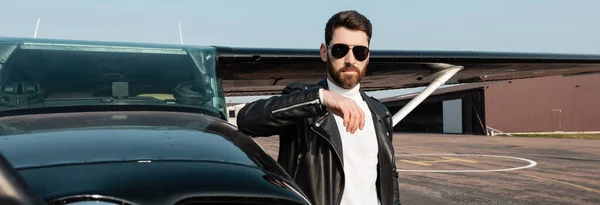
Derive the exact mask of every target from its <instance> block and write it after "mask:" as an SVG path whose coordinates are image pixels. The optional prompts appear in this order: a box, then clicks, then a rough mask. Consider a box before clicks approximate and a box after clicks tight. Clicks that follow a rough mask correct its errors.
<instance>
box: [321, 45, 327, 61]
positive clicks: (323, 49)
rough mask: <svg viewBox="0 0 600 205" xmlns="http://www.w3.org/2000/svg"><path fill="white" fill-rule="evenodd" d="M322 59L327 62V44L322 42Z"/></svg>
mask: <svg viewBox="0 0 600 205" xmlns="http://www.w3.org/2000/svg"><path fill="white" fill-rule="evenodd" d="M321 60H322V61H323V62H327V45H325V43H321Z"/></svg>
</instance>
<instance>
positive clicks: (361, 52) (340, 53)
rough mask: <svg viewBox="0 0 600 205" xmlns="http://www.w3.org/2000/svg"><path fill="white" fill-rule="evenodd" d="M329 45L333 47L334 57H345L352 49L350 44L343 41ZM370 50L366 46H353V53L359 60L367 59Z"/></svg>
mask: <svg viewBox="0 0 600 205" xmlns="http://www.w3.org/2000/svg"><path fill="white" fill-rule="evenodd" d="M327 47H329V48H330V49H331V56H333V57H334V58H343V57H344V56H346V55H347V54H348V51H350V46H348V45H346V44H341V43H337V44H333V45H331V46H327ZM369 52H371V51H370V50H369V48H367V47H366V46H354V47H352V53H353V54H354V58H356V60H358V61H364V60H366V59H367V57H368V56H369Z"/></svg>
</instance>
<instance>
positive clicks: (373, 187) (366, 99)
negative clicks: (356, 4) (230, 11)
mask: <svg viewBox="0 0 600 205" xmlns="http://www.w3.org/2000/svg"><path fill="white" fill-rule="evenodd" d="M371 35H372V25H371V22H370V21H369V19H367V18H366V17H365V16H363V15H362V14H360V13H358V12H357V11H354V10H349V11H341V12H339V13H336V14H335V15H333V16H332V17H331V18H330V19H329V21H327V24H326V26H325V42H324V43H322V44H321V47H320V54H321V59H322V60H323V61H324V62H326V65H327V77H326V78H325V79H323V80H322V81H321V82H319V83H318V84H316V85H306V84H300V83H295V84H291V85H288V86H287V87H286V88H285V89H284V90H283V93H282V95H281V96H274V97H271V98H268V99H261V100H257V101H254V102H251V103H248V104H247V105H246V106H245V107H244V108H242V109H241V110H240V112H239V115H238V118H237V124H238V127H239V129H240V131H242V132H245V133H247V134H249V135H252V136H253V137H268V136H273V135H278V136H279V155H278V160H277V161H278V162H279V164H280V165H281V166H282V167H283V168H284V169H285V170H286V171H287V172H288V173H289V174H290V175H291V176H292V177H293V178H294V180H295V182H296V183H297V184H298V185H299V186H300V188H301V189H302V191H303V192H304V193H305V194H306V195H307V196H308V198H309V199H310V200H311V202H312V203H313V204H315V205H338V204H341V205H359V204H360V205H378V204H382V205H390V204H400V194H399V189H398V172H397V171H396V163H395V157H394V148H393V146H392V133H393V128H392V127H393V125H392V116H391V114H390V112H389V111H388V109H387V108H386V107H385V106H384V105H383V104H381V103H380V102H379V101H377V100H376V99H375V98H372V97H370V96H367V95H366V94H365V92H364V91H363V90H362V89H361V88H360V82H361V81H362V79H363V77H364V76H365V73H366V69H367V65H368V64H369V56H370V42H371Z"/></svg>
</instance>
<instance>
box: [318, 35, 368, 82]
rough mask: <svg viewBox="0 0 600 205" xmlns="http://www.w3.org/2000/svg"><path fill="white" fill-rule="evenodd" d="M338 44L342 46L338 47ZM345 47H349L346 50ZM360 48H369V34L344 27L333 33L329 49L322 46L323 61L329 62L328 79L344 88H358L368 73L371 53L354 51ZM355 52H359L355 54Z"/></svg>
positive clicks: (360, 50)
mask: <svg viewBox="0 0 600 205" xmlns="http://www.w3.org/2000/svg"><path fill="white" fill-rule="evenodd" d="M336 44H342V45H337V46H336ZM344 45H346V46H348V47H347V48H345V46H344ZM358 46H364V47H365V48H369V39H368V36H367V34H366V33H365V32H363V31H353V30H349V29H347V28H344V27H338V28H337V29H336V30H335V31H334V32H333V35H332V38H331V42H330V43H329V47H327V45H325V44H321V59H322V60H323V61H325V62H327V72H328V78H329V80H331V81H332V82H333V83H335V84H336V85H338V86H340V87H342V88H345V89H350V88H353V87H354V86H356V85H357V84H358V83H360V82H361V81H362V79H363V77H364V76H365V73H366V71H367V65H368V64H369V53H368V52H363V51H365V49H359V48H357V49H353V48H355V47H358ZM346 51H347V52H346ZM355 51H359V52H357V53H355ZM344 53H345V55H343V54H344ZM340 54H341V55H340ZM357 56H358V57H359V58H358V59H357ZM361 57H362V58H363V59H361Z"/></svg>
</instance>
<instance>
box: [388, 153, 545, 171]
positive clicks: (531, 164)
mask: <svg viewBox="0 0 600 205" xmlns="http://www.w3.org/2000/svg"><path fill="white" fill-rule="evenodd" d="M395 156H396V157H398V156H474V157H497V158H509V159H517V160H523V161H526V162H529V165H526V166H522V167H513V168H507V169H490V170H486V169H482V170H411V169H397V171H398V172H446V173H451V172H503V171H513V170H519V169H527V168H531V167H535V166H536V165H537V162H535V161H533V160H530V159H525V158H520V157H509V156H500V155H485V154H397V155H395Z"/></svg>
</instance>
